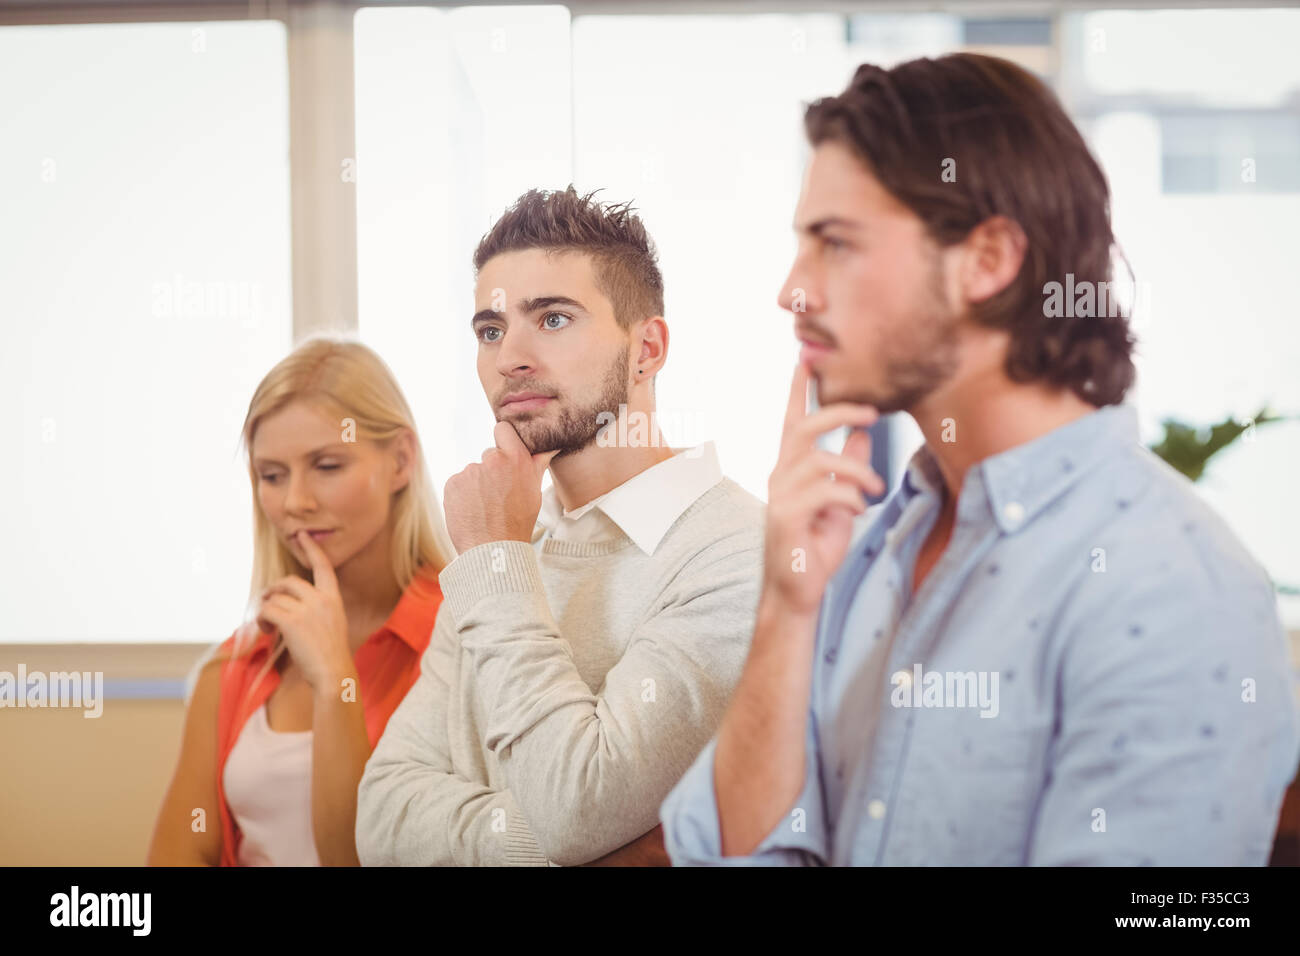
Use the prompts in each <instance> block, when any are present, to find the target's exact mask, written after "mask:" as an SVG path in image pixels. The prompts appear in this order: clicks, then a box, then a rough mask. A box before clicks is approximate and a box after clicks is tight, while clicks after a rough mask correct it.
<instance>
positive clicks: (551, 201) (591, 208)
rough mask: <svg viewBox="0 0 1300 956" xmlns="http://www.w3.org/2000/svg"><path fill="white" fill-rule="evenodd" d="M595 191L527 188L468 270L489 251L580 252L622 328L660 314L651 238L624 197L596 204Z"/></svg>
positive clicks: (658, 278) (488, 256)
mask: <svg viewBox="0 0 1300 956" xmlns="http://www.w3.org/2000/svg"><path fill="white" fill-rule="evenodd" d="M596 192H599V190H596V191H593V192H589V193H587V194H586V195H585V196H580V195H578V193H577V192H576V191H575V190H574V188H573V186H572V185H570V186H569V187H568V188H567V189H565V190H562V191H561V190H546V189H530V190H528V192H526V193H524V194H523V195H522V196H520V197H519V198H518V199H516V200H515V202H514V204H513V205H512V206H511V207H510V208H509V209H507V210H506V211H505V215H503V216H502V217H501V218H500V219H498V220H497V221H496V224H495V225H494V226H493V227H492V228H491V229H490V230H488V233H487V235H485V236H484V237H483V238H482V239H481V240H479V244H478V248H477V249H475V250H474V271H475V272H478V271H479V270H480V269H482V268H483V266H484V264H485V263H486V262H487V261H488V260H489V259H491V258H492V257H493V256H498V255H500V254H501V253H503V252H517V251H519V250H522V249H544V250H546V251H547V252H584V253H586V254H588V255H589V256H591V258H592V260H593V263H592V265H593V272H594V273H595V277H596V285H597V286H598V287H599V288H600V291H601V292H603V293H604V294H605V296H606V298H608V299H609V301H610V303H612V304H613V306H614V318H615V319H617V320H618V324H619V325H621V326H622V327H623V328H625V329H626V328H628V327H629V326H630V325H631V324H632V323H633V322H637V321H639V320H641V319H647V318H650V317H651V316H654V315H663V314H664V280H663V276H662V275H661V274H660V272H659V265H658V262H657V259H658V255H657V253H656V251H655V244H654V241H653V240H651V238H650V234H649V233H647V232H646V230H645V226H644V225H643V224H642V222H641V220H640V218H638V217H637V215H636V211H635V210H634V209H633V208H632V204H631V203H630V202H625V203H602V202H598V201H597V200H596V198H595V196H596Z"/></svg>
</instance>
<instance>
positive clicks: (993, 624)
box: [660, 406, 1300, 866]
mask: <svg viewBox="0 0 1300 956" xmlns="http://www.w3.org/2000/svg"><path fill="white" fill-rule="evenodd" d="M958 438H960V436H958ZM941 489H942V482H941V478H940V476H939V472H938V469H937V468H936V466H935V463H934V459H933V457H932V456H931V455H930V452H929V451H928V450H927V449H926V448H924V447H922V448H921V449H920V450H919V451H918V452H917V453H916V455H915V456H914V457H913V458H912V460H911V462H910V463H909V465H908V467H907V471H906V474H905V477H904V480H903V481H902V482H901V483H900V485H899V487H898V488H897V489H896V490H895V491H894V493H893V494H892V495H891V496H890V497H889V498H888V499H887V500H886V501H884V502H883V503H881V504H880V505H878V506H876V507H874V508H872V509H870V511H868V513H867V514H865V515H863V516H862V517H860V518H859V519H858V522H859V524H858V527H857V528H855V534H854V538H853V544H852V545H851V546H850V549H849V553H848V556H847V557H846V559H845V561H844V563H843V565H842V566H841V567H840V569H839V570H838V571H837V572H836V574H835V576H834V578H833V579H832V580H831V582H830V584H829V586H828V588H827V591H826V594H825V596H824V598H823V601H822V606H821V613H820V616H819V619H818V626H817V638H816V650H815V654H816V658H815V661H814V671H813V684H812V697H811V710H810V713H809V719H808V724H807V769H806V773H805V778H804V788H803V791H802V792H801V793H800V794H799V797H798V798H797V799H796V801H795V803H794V805H793V807H792V808H791V811H790V813H789V814H787V816H786V817H785V818H784V819H783V820H782V821H781V822H780V823H778V824H777V825H776V827H775V828H774V829H773V830H772V832H771V833H770V834H768V836H767V837H766V838H765V839H764V840H763V841H762V843H761V844H760V845H759V846H758V848H757V849H756V850H755V852H754V853H753V854H752V855H751V856H748V857H722V856H721V855H720V849H719V833H718V817H717V805H716V802H715V797H714V789H713V754H714V748H715V747H716V744H717V740H716V738H715V739H714V740H712V741H710V743H709V744H708V746H707V747H705V749H704V750H703V752H702V753H701V754H700V755H699V757H698V758H697V759H696V761H695V763H694V764H693V765H692V766H691V768H690V769H689V770H688V771H687V773H686V775H685V776H684V777H683V778H682V780H681V781H680V782H679V783H678V784H677V786H676V787H675V788H674V789H673V791H672V792H671V793H670V794H669V796H668V798H667V800H665V802H664V804H663V806H662V808H661V812H660V815H661V819H662V821H663V824H664V835H665V842H666V845H667V848H668V852H669V854H670V856H671V857H672V860H673V862H674V864H723V863H725V864H814V865H816V864H852V865H905V866H906V865H1022V864H1047V865H1069V864H1103V865H1134V864H1147V865H1152V864H1154V865H1216V864H1228V865H1262V864H1264V863H1266V862H1267V860H1268V856H1269V851H1270V847H1271V845H1272V841H1273V836H1274V831H1275V828H1276V826H1277V816H1278V812H1279V809H1280V806H1281V801H1282V796H1283V793H1284V791H1285V789H1286V786H1287V784H1288V783H1289V782H1290V781H1291V779H1292V777H1293V776H1294V775H1295V771H1296V763H1297V759H1298V758H1300V754H1298V751H1297V748H1298V747H1300V722H1298V719H1297V707H1296V696H1295V692H1296V688H1295V680H1294V675H1292V674H1291V669H1290V665H1289V662H1288V657H1287V651H1286V643H1285V635H1284V632H1283V629H1282V626H1281V623H1280V621H1279V619H1278V615H1277V603H1276V597H1275V595H1274V592H1273V588H1272V585H1271V583H1270V582H1269V580H1268V578H1267V576H1266V575H1265V573H1264V572H1263V570H1262V569H1261V568H1260V567H1259V566H1258V564H1256V562H1255V561H1254V560H1253V559H1252V558H1251V557H1250V555H1249V554H1248V553H1247V552H1246V551H1245V550H1244V549H1243V547H1242V546H1241V544H1240V543H1239V542H1238V541H1237V540H1236V538H1235V537H1234V536H1233V535H1232V534H1231V532H1229V530H1228V529H1227V527H1226V526H1225V525H1224V523H1223V522H1222V520H1221V519H1220V518H1219V517H1218V516H1217V515H1216V514H1214V512H1212V511H1211V510H1210V509H1209V508H1208V507H1207V506H1206V505H1205V504H1204V503H1203V502H1202V500H1201V499H1200V498H1199V497H1198V496H1197V494H1196V493H1195V492H1194V491H1193V489H1192V486H1191V484H1190V483H1189V482H1188V481H1187V480H1186V479H1184V478H1183V477H1182V476H1181V475H1179V474H1178V473H1177V472H1175V471H1173V470H1172V469H1170V468H1169V467H1168V466H1166V465H1165V464H1164V463H1163V462H1161V461H1160V460H1159V459H1158V458H1156V457H1155V456H1154V455H1153V454H1151V453H1150V452H1149V451H1147V450H1146V449H1145V448H1143V447H1142V446H1141V445H1140V444H1139V443H1138V430H1137V420H1136V415H1135V413H1134V410H1133V409H1132V408H1130V407H1127V406H1107V407H1104V408H1101V409H1099V410H1097V411H1095V412H1093V413H1091V414H1089V415H1087V416H1085V417H1083V418H1081V419H1078V420H1076V421H1074V422H1071V423H1069V424H1068V425H1065V426H1062V427H1061V428H1058V429H1056V430H1054V431H1052V432H1050V433H1048V434H1047V435H1044V436H1041V437H1040V438H1038V439H1035V440H1034V441H1031V442H1028V443H1026V444H1023V445H1020V446H1018V447H1016V448H1013V449H1011V450H1010V451H1006V452H1003V453H1002V454H999V455H994V456H992V457H990V458H987V459H985V460H984V461H982V462H980V463H979V464H978V465H977V466H975V467H973V468H971V469H970V470H969V471H968V473H967V475H966V478H965V481H964V484H963V487H962V489H961V493H960V496H959V498H958V502H957V514H956V525H955V527H954V529H953V534H952V540H951V542H950V544H949V545H948V547H947V549H946V551H945V552H944V554H943V556H942V558H941V559H940V560H939V562H938V563H937V564H936V565H935V567H934V568H933V570H932V571H931V572H930V574H929V575H928V576H927V577H926V579H925V581H924V583H923V584H922V587H921V589H920V591H919V592H918V593H917V595H916V597H915V598H914V599H909V595H910V593H911V581H910V574H911V568H912V566H913V564H914V563H915V560H916V554H917V551H918V549H919V548H920V545H921V542H922V541H923V540H924V539H925V537H926V535H927V534H928V532H929V531H930V529H931V528H932V526H933V525H934V522H935V520H936V518H937V517H938V512H939V506H940V504H941V502H942V497H941V496H942V490H941Z"/></svg>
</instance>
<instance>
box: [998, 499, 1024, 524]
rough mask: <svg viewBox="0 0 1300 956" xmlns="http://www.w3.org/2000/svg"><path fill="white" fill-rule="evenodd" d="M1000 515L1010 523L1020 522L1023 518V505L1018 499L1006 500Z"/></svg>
mask: <svg viewBox="0 0 1300 956" xmlns="http://www.w3.org/2000/svg"><path fill="white" fill-rule="evenodd" d="M1002 517H1004V518H1006V519H1007V521H1009V522H1011V523H1012V524H1020V522H1022V521H1024V520H1025V506H1024V505H1022V504H1021V503H1020V502H1019V501H1008V502H1007V504H1006V506H1005V507H1004V508H1003V509H1002Z"/></svg>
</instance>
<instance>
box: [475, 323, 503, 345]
mask: <svg viewBox="0 0 1300 956" xmlns="http://www.w3.org/2000/svg"><path fill="white" fill-rule="evenodd" d="M500 331H501V330H500V329H498V328H497V327H496V326H495V325H489V326H486V327H485V328H481V329H479V330H478V331H477V332H476V333H474V336H475V338H477V339H478V340H479V341H480V342H497V341H499V339H489V338H486V336H487V334H488V333H489V332H500Z"/></svg>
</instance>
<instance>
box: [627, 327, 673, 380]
mask: <svg viewBox="0 0 1300 956" xmlns="http://www.w3.org/2000/svg"><path fill="white" fill-rule="evenodd" d="M632 332H633V335H634V336H635V340H636V341H637V350H636V356H635V358H634V359H633V362H632V380H633V381H635V382H648V381H650V380H651V379H652V378H654V376H655V374H656V373H657V372H658V371H659V370H660V369H661V368H663V365H664V361H665V360H666V359H667V358H668V323H667V322H666V321H664V317H663V316H662V315H652V316H650V317H649V318H646V319H642V320H641V321H640V322H638V323H637V324H636V325H635V326H633V328H632Z"/></svg>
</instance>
